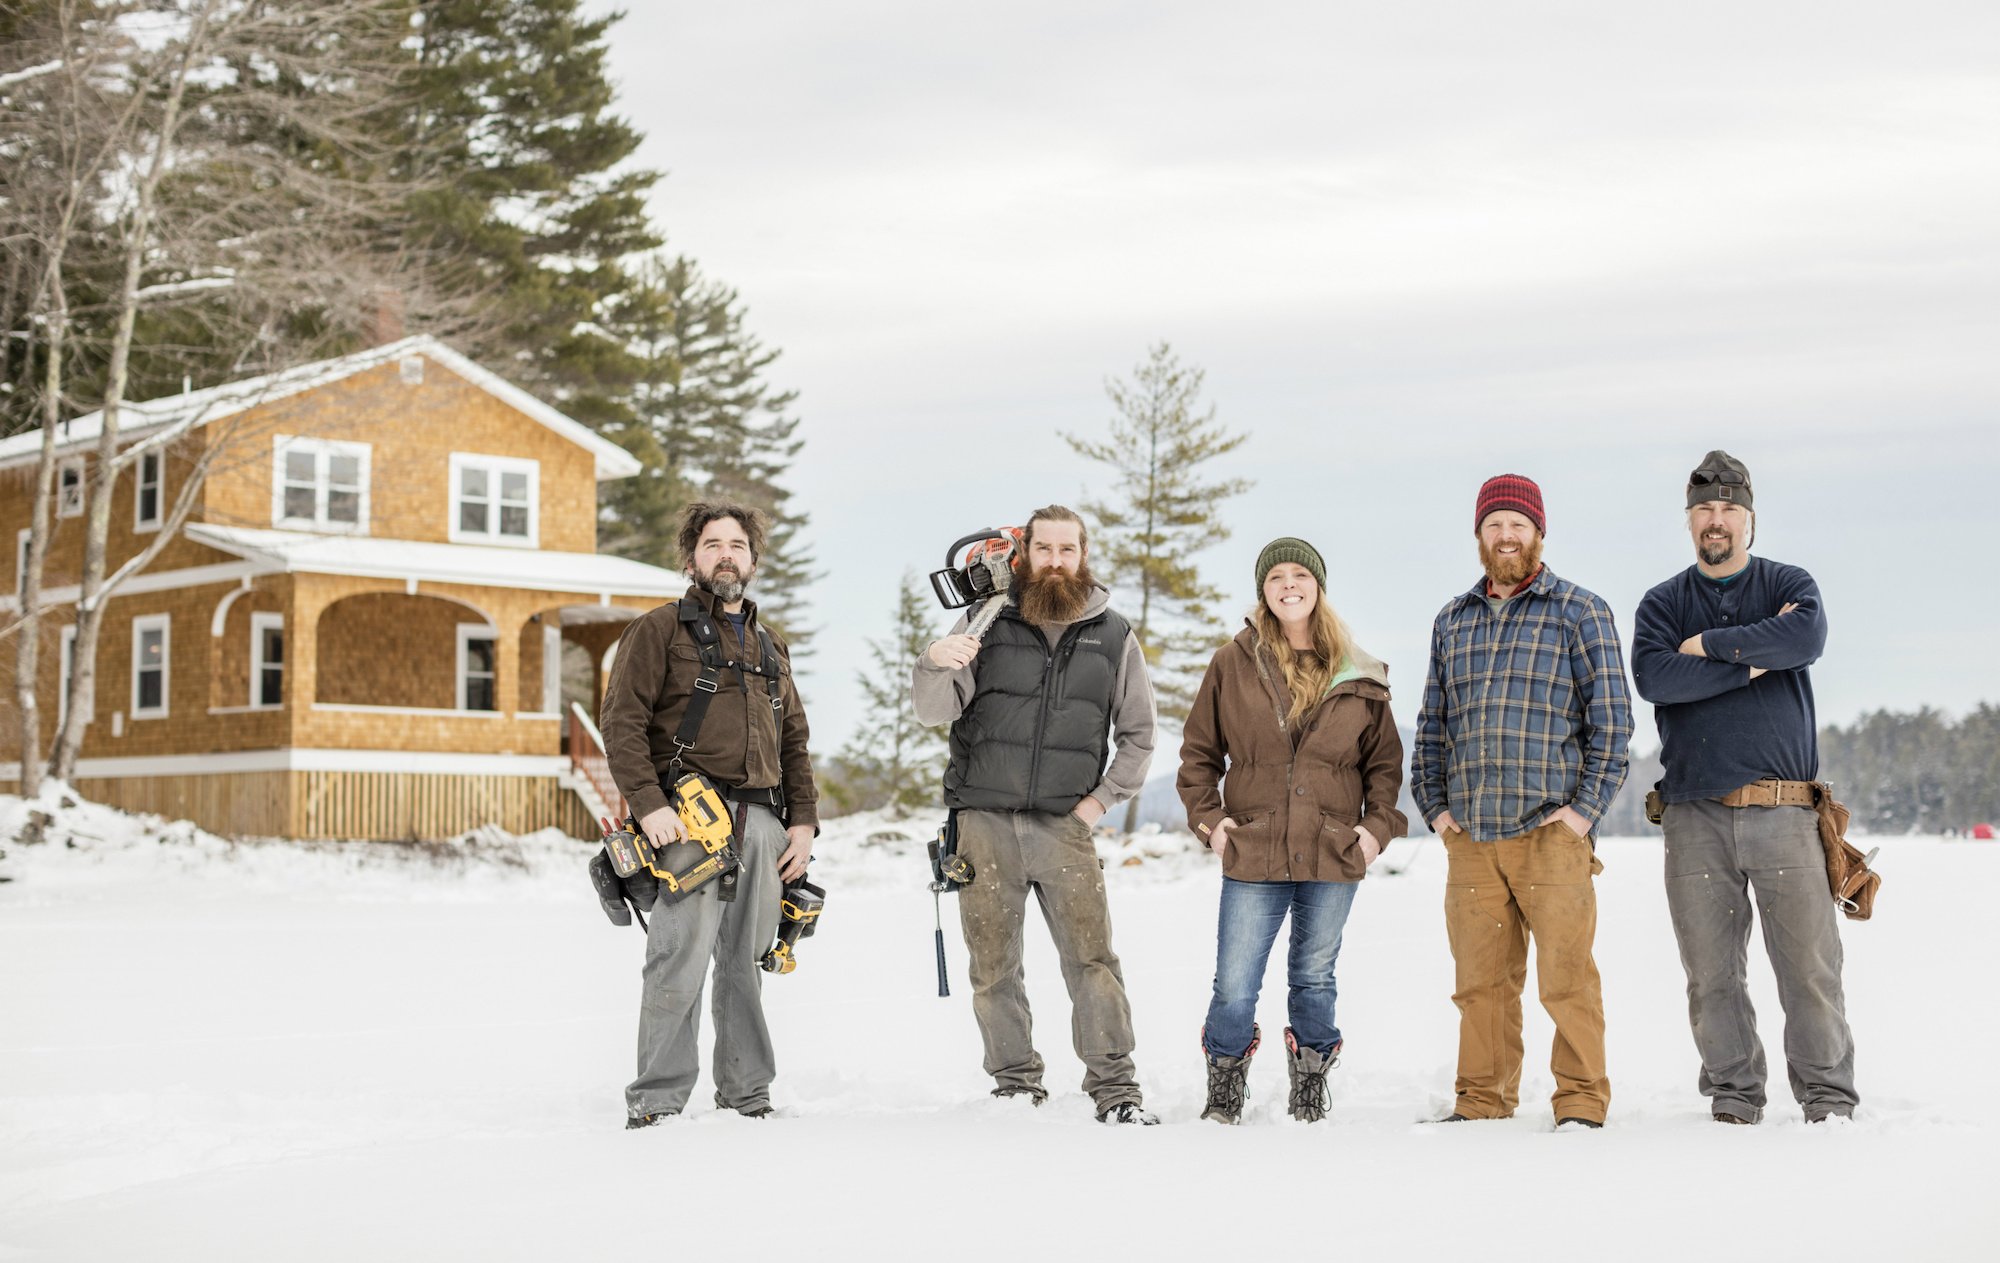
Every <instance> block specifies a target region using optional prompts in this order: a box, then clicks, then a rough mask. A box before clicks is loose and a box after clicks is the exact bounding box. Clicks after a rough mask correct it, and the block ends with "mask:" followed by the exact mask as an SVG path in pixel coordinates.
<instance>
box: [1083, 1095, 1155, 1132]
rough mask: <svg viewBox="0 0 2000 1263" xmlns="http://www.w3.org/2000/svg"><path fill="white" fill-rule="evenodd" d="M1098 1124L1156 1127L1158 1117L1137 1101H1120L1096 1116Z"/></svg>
mask: <svg viewBox="0 0 2000 1263" xmlns="http://www.w3.org/2000/svg"><path fill="white" fill-rule="evenodd" d="M1097 1121H1098V1122H1100V1123H1133V1124H1136V1125H1138V1126H1140V1127H1158V1126H1159V1125H1160V1116H1159V1115H1158V1114H1155V1113H1152V1112H1151V1111H1149V1110H1148V1109H1146V1107H1145V1106H1143V1105H1141V1104H1139V1102H1137V1101H1120V1102H1118V1104H1116V1105H1113V1106H1112V1107H1111V1108H1109V1109H1107V1110H1105V1111H1104V1112H1103V1113H1101V1114H1099V1115H1098V1116H1097Z"/></svg>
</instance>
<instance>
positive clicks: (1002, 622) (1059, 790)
mask: <svg viewBox="0 0 2000 1263" xmlns="http://www.w3.org/2000/svg"><path fill="white" fill-rule="evenodd" d="M1129 634H1130V626H1129V625H1128V624H1127V623H1126V622H1125V620H1124V619H1123V618H1122V617H1120V616H1119V615H1118V614H1116V613H1114V612H1113V611H1111V610H1109V609H1106V610H1103V611H1101V612H1100V613H1098V614H1095V615H1093V616H1091V617H1089V618H1085V619H1081V620H1079V621H1077V622H1074V623H1071V624H1070V625H1069V626H1068V627H1067V628H1066V629H1064V631H1063V635H1062V639H1061V640H1060V641H1058V642H1057V643H1056V644H1055V645H1054V646H1053V647H1051V646H1050V644H1049V642H1048V640H1047V639H1046V638H1044V637H1043V635H1042V633H1041V629H1039V628H1037V627H1036V626H1034V625H1033V624H1032V623H1028V622H1024V621H1023V620H1022V618H1021V615H1020V610H1019V609H1018V608H1017V607H1016V606H1014V605H1012V604H1009V605H1007V606H1006V607H1005V608H1004V609H1003V610H1002V611H1001V613H1000V617H999V618H998V619H997V620H995V622H994V624H993V626H992V627H990V628H988V629H987V632H986V636H985V640H984V643H983V645H982V646H981V648H980V650H979V656H978V657H977V658H974V659H973V660H972V661H973V665H972V680H973V693H972V703H971V704H970V705H969V706H967V707H966V708H965V711H964V713H963V714H961V715H960V716H959V717H958V720H957V722H955V723H953V724H952V726H951V765H950V766H949V767H948V768H946V769H945V774H944V801H945V805H946V806H947V807H961V808H967V809H970V810H973V811H1047V812H1058V813H1060V812H1066V811H1069V810H1071V809H1072V808H1074V807H1075V806H1076V804H1077V803H1078V801H1080V800H1081V799H1082V798H1083V796H1084V795H1086V794H1088V793H1089V792H1090V791H1091V790H1093V789H1096V788H1097V783H1098V781H1099V780H1100V779H1102V778H1103V776H1104V764H1105V759H1106V756H1107V755H1108V754H1109V752H1110V746H1111V706H1112V702H1113V701H1114V700H1115V698H1114V694H1115V692H1116V690H1117V687H1118V664H1119V663H1120V661H1122V660H1123V659H1124V657H1125V638H1126V636H1128V635H1129Z"/></svg>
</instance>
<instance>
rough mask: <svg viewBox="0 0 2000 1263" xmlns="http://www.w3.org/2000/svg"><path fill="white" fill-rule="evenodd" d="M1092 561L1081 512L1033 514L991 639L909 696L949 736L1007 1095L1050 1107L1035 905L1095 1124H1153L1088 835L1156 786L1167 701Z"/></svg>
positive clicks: (975, 949) (950, 800)
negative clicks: (1038, 997)
mask: <svg viewBox="0 0 2000 1263" xmlns="http://www.w3.org/2000/svg"><path fill="white" fill-rule="evenodd" d="M1088 547H1089V541H1088V537H1087V535H1086V532H1085V528H1084V524H1083V519H1082V518H1080V517H1078V516H1077V515H1076V514H1075V513H1074V512H1072V511H1071V510H1069V509H1066V508H1063V507H1062V506H1061V505H1050V506H1049V507H1047V508H1044V509H1037V510H1036V511H1035V513H1034V515H1033V516H1032V517H1030V518H1029V519H1028V525H1027V528H1026V531H1025V534H1024V535H1023V537H1022V540H1021V543H1020V549H1021V555H1020V558H1019V559H1018V560H1017V561H1016V563H1015V572H1016V577H1015V579H1014V580H1013V582H1012V585H1011V586H1010V588H1009V590H1008V593H1007V596H1006V603H1005V604H1004V605H1003V606H1002V607H1001V608H1000V611H999V615H998V617H997V618H995V619H994V621H993V623H992V625H991V626H990V627H989V628H988V629H987V630H986V632H985V634H984V636H983V637H982V638H974V637H972V636H969V635H967V634H965V632H966V629H967V628H968V627H969V626H970V618H967V619H962V620H960V622H959V624H958V626H957V627H955V628H954V629H953V631H952V634H951V635H949V636H946V637H945V638H944V639H942V640H939V641H937V642H935V643H933V644H932V645H931V646H930V648H929V649H928V650H926V651H925V652H924V653H923V654H922V655H921V656H920V657H919V658H918V659H917V663H916V667H915V669H914V673H913V678H912V681H911V689H910V691H911V700H912V702H913V703H914V705H915V709H916V713H917V719H918V721H919V722H921V723H925V724H929V725H932V726H936V725H938V724H944V723H949V724H950V725H951V762H950V765H949V766H948V767H947V768H946V770H945V776H944V800H945V806H947V807H948V808H950V809H951V811H952V815H953V819H954V822H955V824H956V827H957V830H958V847H959V850H958V853H959V855H960V857H961V858H963V859H965V860H967V861H969V862H970V863H971V865H972V872H973V875H972V880H971V882H970V883H969V884H968V885H966V886H965V887H963V888H962V889H961V890H960V891H959V896H958V897H959V905H958V910H959V919H960V923H961V925H962V926H963V928H964V931H965V948H966V953H967V955H968V956H969V957H970V966H969V972H970V975H971V979H972V991H973V997H972V1012H973V1016H974V1017H975V1018H976V1019H977V1020H978V1022H979V1034H980V1037H981V1039H982V1040H983V1041H984V1044H985V1049H986V1057H985V1067H986V1072H987V1073H988V1074H990V1075H992V1076H993V1079H994V1082H995V1084H996V1086H995V1087H994V1089H993V1095H994V1096H996V1097H1001V1098H1023V1097H1025V1098H1026V1099H1028V1100H1029V1101H1031V1102H1032V1103H1034V1104H1036V1105H1040V1104H1041V1103H1042V1101H1043V1100H1044V1099H1046V1097H1047V1095H1048V1093H1047V1092H1046V1090H1045V1089H1044V1088H1043V1087H1042V1069H1043V1063H1042V1058H1041V1055H1040V1054H1039V1053H1037V1052H1036V1051H1035V1046H1034V1042H1033V1039H1032V1035H1031V1018H1030V1015H1029V1013H1028V993H1027V988H1026V987H1025V985H1024V984H1023V981H1022V972H1021V937H1022V926H1023V923H1024V920H1025V916H1026V912H1027V904H1028V894H1029V892H1030V891H1033V893H1034V895H1035V899H1036V901H1037V902H1038V903H1040V904H1041V908H1042V917H1043V919H1044V920H1046V921H1047V922H1048V926H1049V934H1050V936H1051V937H1052V938H1053V939H1054V940H1055V945H1056V951H1057V952H1058V953H1059V955H1060V956H1061V959H1062V972H1063V981H1064V982H1065V983H1067V984H1068V987H1069V997H1070V1005H1071V1007H1072V1010H1073V1012H1072V1018H1071V1023H1070V1027H1071V1034H1072V1036H1073V1038H1074V1041H1075V1046H1076V1055H1077V1057H1078V1058H1079V1059H1081V1060H1082V1062H1083V1064H1084V1067H1085V1072H1084V1078H1083V1088H1084V1091H1086V1092H1088V1093H1089V1094H1090V1097H1091V1100H1092V1102H1093V1104H1094V1105H1095V1107H1096V1111H1097V1119H1098V1121H1099V1122H1103V1123H1137V1124H1152V1123H1157V1122H1159V1121H1160V1120H1159V1119H1158V1118H1157V1117H1155V1116H1154V1115H1152V1114H1151V1113H1148V1112H1147V1110H1146V1109H1145V1106H1144V1104H1143V1101H1142V1094H1141V1093H1140V1091H1139V1082H1138V1078H1137V1073H1136V1071H1135V1069H1134V1067H1133V1064H1132V1045H1133V1042H1134V1041H1133V1037H1132V1010H1131V1005H1130V1004H1129V1003H1128V1002H1127V1000H1126V997H1125V978H1124V974H1123V973H1122V972H1121V970H1120V968H1119V964H1118V956H1117V954H1116V953H1115V952H1113V951H1112V950H1111V910H1110V906H1109V905H1108V903H1107V902H1106V900H1105V897H1104V873H1103V870H1102V867H1101V865H1100V864H1099V863H1098V859H1097V851H1096V848H1095V847H1094V845H1093V843H1092V841H1091V830H1092V828H1093V827H1094V826H1095V825H1096V824H1097V821H1098V820H1099V819H1100V818H1101V817H1102V816H1103V815H1104V813H1105V812H1106V811H1108V810H1110V809H1111V808H1113V807H1116V806H1117V805H1118V804H1120V803H1122V802H1124V801H1125V800H1127V799H1129V798H1131V797H1132V796H1133V795H1134V794H1136V793H1138V792H1139V788H1140V786H1141V785H1143V784H1144V783H1145V779H1146V765H1147V764H1148V763H1149V762H1151V761H1152V757H1153V730H1154V723H1155V718H1154V713H1153V688H1152V683H1151V681H1150V680H1149V679H1148V678H1147V675H1146V658H1145V655H1144V653H1143V652H1142V651H1141V650H1140V648H1139V641H1138V638H1137V637H1136V636H1135V635H1133V633H1132V629H1131V626H1130V624H1128V623H1127V622H1126V621H1125V619H1124V618H1123V617H1121V616H1120V615H1119V614H1117V613H1116V612H1115V611H1113V610H1112V609H1111V607H1110V593H1109V592H1108V591H1106V590H1105V589H1104V588H1103V587H1101V586H1100V585H1099V584H1098V583H1097V582H1096V580H1095V579H1093V578H1092V577H1091V574H1090V566H1089V564H1088V560H1087V554H1088ZM1107 760H1108V766H1107Z"/></svg>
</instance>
